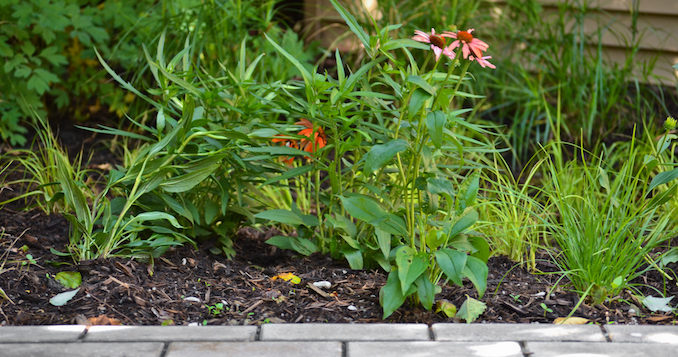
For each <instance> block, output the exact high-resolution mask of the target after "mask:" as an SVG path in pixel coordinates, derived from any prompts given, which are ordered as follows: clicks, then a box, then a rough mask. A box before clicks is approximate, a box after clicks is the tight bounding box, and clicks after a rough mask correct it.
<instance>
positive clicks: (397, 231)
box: [369, 213, 407, 237]
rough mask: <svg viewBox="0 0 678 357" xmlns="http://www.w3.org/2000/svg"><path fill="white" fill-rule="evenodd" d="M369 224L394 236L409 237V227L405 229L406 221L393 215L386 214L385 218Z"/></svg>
mask: <svg viewBox="0 0 678 357" xmlns="http://www.w3.org/2000/svg"><path fill="white" fill-rule="evenodd" d="M369 223H370V224H371V225H372V226H374V227H375V228H377V229H381V230H383V231H385V232H388V233H391V234H393V235H397V236H403V237H404V236H407V227H405V221H404V220H403V219H402V218H400V217H398V216H396V215H394V214H392V213H386V214H385V215H384V216H382V217H379V218H377V219H376V220H373V221H370V222H369Z"/></svg>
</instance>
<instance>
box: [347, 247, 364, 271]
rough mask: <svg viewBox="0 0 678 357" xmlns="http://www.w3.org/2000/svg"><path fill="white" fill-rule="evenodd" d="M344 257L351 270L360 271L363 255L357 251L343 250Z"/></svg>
mask: <svg viewBox="0 0 678 357" xmlns="http://www.w3.org/2000/svg"><path fill="white" fill-rule="evenodd" d="M342 253H344V257H345V258H346V261H347V262H348V265H349V266H350V267H351V269H353V270H361V269H362V268H363V255H362V253H361V252H360V251H359V250H344V251H342Z"/></svg>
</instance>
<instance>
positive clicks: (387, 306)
mask: <svg viewBox="0 0 678 357" xmlns="http://www.w3.org/2000/svg"><path fill="white" fill-rule="evenodd" d="M406 296H407V295H404V294H403V292H402V290H400V282H399V281H398V272H397V270H395V269H394V270H391V272H390V273H389V274H388V279H387V280H386V285H384V286H382V287H381V289H380V290H379V303H380V304H381V307H382V309H383V310H384V316H383V318H384V319H385V318H387V317H389V316H391V314H393V312H394V311H396V310H398V308H399V307H400V306H402V305H403V303H404V302H405V297H406Z"/></svg>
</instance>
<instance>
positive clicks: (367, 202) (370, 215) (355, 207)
mask: <svg viewBox="0 0 678 357" xmlns="http://www.w3.org/2000/svg"><path fill="white" fill-rule="evenodd" d="M341 203H342V204H343V205H344V208H345V209H346V212H348V214H350V215H351V216H352V217H353V218H357V219H359V220H361V221H364V222H367V223H369V222H372V221H374V220H376V219H378V218H380V217H383V216H384V215H385V214H386V213H385V212H384V210H383V209H382V208H381V206H379V203H377V202H376V201H374V200H373V199H372V198H370V197H367V196H363V195H355V196H351V197H341Z"/></svg>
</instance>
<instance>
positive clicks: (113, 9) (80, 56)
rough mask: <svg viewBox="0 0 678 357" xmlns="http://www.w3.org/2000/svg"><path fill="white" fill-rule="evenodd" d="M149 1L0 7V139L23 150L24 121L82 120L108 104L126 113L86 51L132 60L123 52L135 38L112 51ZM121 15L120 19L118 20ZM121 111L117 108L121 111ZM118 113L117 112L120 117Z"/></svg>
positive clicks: (42, 0)
mask: <svg viewBox="0 0 678 357" xmlns="http://www.w3.org/2000/svg"><path fill="white" fill-rule="evenodd" d="M152 4H153V2H152V1H104V2H95V1H79V2H72V1H71V2H68V1H63V0H28V1H4V2H3V3H2V4H0V23H2V24H3V25H2V26H0V59H2V62H3V63H4V65H3V66H2V68H0V115H1V116H0V129H2V139H3V140H8V141H9V142H10V143H11V144H12V145H24V144H25V143H26V139H25V137H24V134H25V133H26V130H25V127H24V126H25V123H24V121H26V118H30V117H31V116H32V115H33V113H32V111H34V110H35V111H37V114H38V115H39V116H40V117H46V113H47V110H48V109H49V111H50V112H55V113H56V111H57V110H58V111H61V112H63V113H65V114H67V115H71V116H74V117H76V118H78V119H86V118H87V116H89V115H90V114H92V113H95V112H96V111H98V110H99V108H100V105H102V104H103V105H107V106H109V107H110V108H111V110H116V109H117V110H123V109H125V108H126V107H127V104H129V103H126V102H125V100H124V99H123V93H122V91H120V90H116V88H115V86H114V85H113V84H111V83H110V82H106V81H103V80H102V79H103V78H102V74H101V73H100V71H99V68H98V67H97V62H96V60H95V56H94V51H93V47H97V48H99V49H100V50H102V51H104V52H105V53H107V54H109V53H112V52H114V51H118V50H119V49H124V50H128V52H127V53H123V52H122V51H119V52H117V53H118V54H119V55H122V56H126V57H124V58H122V59H121V60H120V63H125V62H126V63H128V66H129V63H130V62H135V60H134V58H136V57H138V55H137V53H138V52H137V53H131V52H129V49H130V48H134V47H135V46H137V45H138V44H139V41H140V40H141V39H140V38H138V37H132V38H128V39H127V42H126V43H125V44H123V45H122V46H121V47H118V48H114V46H113V44H115V43H116V42H117V41H118V40H119V39H120V37H118V34H121V33H124V32H125V31H127V30H128V29H129V28H131V27H133V25H134V24H133V22H132V21H134V20H133V19H134V16H129V15H135V14H137V13H138V12H140V10H141V9H146V8H149V7H150V6H151V5H152ZM120 14H126V15H127V16H121V15H120ZM121 105H122V106H121ZM119 114H120V115H122V112H119Z"/></svg>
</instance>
